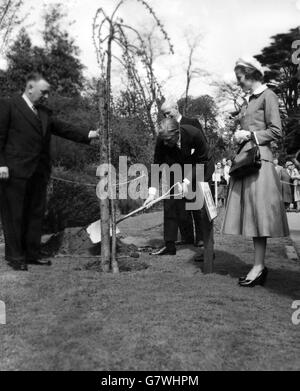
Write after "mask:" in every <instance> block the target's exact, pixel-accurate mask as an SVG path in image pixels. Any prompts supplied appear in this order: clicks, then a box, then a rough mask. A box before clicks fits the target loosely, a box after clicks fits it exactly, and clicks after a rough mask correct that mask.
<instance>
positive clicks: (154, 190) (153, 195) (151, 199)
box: [144, 187, 156, 207]
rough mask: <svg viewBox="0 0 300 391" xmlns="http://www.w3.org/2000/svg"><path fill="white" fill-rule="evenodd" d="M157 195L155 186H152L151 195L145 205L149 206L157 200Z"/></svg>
mask: <svg viewBox="0 0 300 391" xmlns="http://www.w3.org/2000/svg"><path fill="white" fill-rule="evenodd" d="M155 196H156V189H155V188H154V187H150V189H149V196H148V198H147V199H146V201H145V202H144V207H147V206H149V205H150V204H151V203H152V202H153V201H154V200H155Z"/></svg>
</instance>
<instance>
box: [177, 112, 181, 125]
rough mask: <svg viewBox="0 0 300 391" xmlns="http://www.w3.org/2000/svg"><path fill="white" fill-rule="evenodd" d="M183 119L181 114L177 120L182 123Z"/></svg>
mask: <svg viewBox="0 0 300 391" xmlns="http://www.w3.org/2000/svg"><path fill="white" fill-rule="evenodd" d="M181 120H182V115H181V114H179V115H178V117H177V122H178V123H179V124H180V122H181Z"/></svg>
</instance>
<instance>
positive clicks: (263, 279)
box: [239, 267, 268, 288]
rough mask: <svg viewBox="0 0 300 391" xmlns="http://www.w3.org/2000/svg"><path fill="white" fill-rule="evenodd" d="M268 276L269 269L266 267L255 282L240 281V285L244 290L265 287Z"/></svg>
mask: <svg viewBox="0 0 300 391" xmlns="http://www.w3.org/2000/svg"><path fill="white" fill-rule="evenodd" d="M267 276H268V269H267V268H266V267H265V268H264V269H263V271H262V272H261V273H260V274H259V275H258V276H257V277H256V278H255V279H254V280H246V279H244V280H242V279H240V280H239V285H240V286H242V287H244V288H253V287H255V286H257V285H261V286H264V285H265V283H266V280H267Z"/></svg>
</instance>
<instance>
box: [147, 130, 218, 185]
mask: <svg viewBox="0 0 300 391" xmlns="http://www.w3.org/2000/svg"><path fill="white" fill-rule="evenodd" d="M180 134H181V140H180V143H181V147H180V148H179V147H177V146H175V147H173V148H170V147H167V146H166V145H165V144H164V142H163V140H162V138H161V137H159V136H158V138H157V142H156V147H155V153H154V164H159V165H162V164H167V165H168V166H170V167H171V166H172V165H173V164H176V163H178V164H180V165H181V167H182V168H183V166H184V165H185V164H190V165H191V166H192V170H191V171H189V172H188V173H187V175H185V177H186V178H187V179H188V180H189V181H190V182H191V183H193V187H195V184H196V179H197V178H196V165H197V164H204V179H205V181H206V182H208V181H209V180H210V179H211V178H212V175H213V173H214V170H215V164H214V160H213V157H212V154H211V151H210V148H209V145H208V143H207V142H206V139H205V137H204V135H203V134H202V133H201V132H199V129H198V128H195V127H193V126H191V125H181V126H180ZM182 173H183V175H184V174H185V173H184V170H182ZM182 179H184V178H182ZM152 185H153V186H154V187H157V184H155V185H154V184H152ZM171 185H172V184H171Z"/></svg>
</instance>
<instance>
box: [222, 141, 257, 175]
mask: <svg viewBox="0 0 300 391" xmlns="http://www.w3.org/2000/svg"><path fill="white" fill-rule="evenodd" d="M248 143H252V144H254V146H252V148H247V147H246V144H248ZM249 146H250V144H249ZM260 169H261V156H260V151H259V146H258V145H257V143H256V140H255V139H251V140H248V141H246V142H245V143H243V144H242V146H241V148H240V149H239V151H238V153H237V155H236V157H235V158H234V160H233V162H232V167H231V169H230V171H229V175H230V176H231V177H232V178H236V179H242V178H245V177H247V176H249V175H253V174H256V173H258V172H259V170H260Z"/></svg>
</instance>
